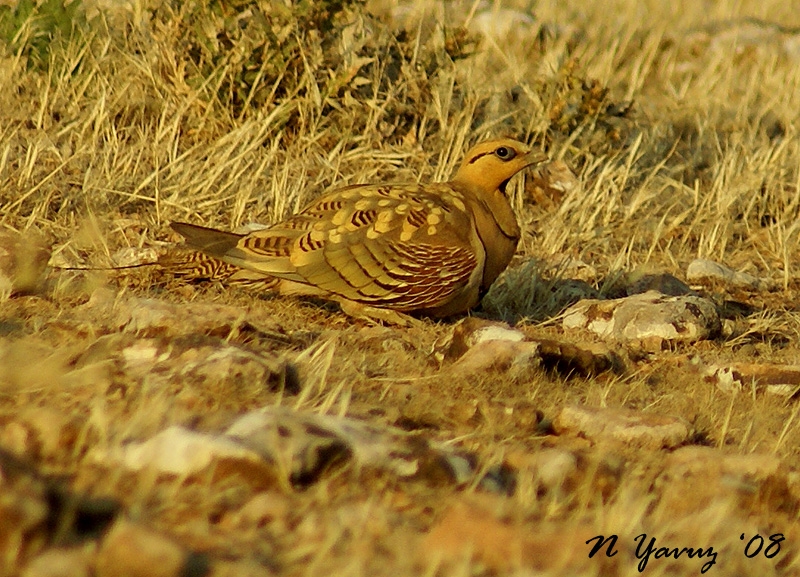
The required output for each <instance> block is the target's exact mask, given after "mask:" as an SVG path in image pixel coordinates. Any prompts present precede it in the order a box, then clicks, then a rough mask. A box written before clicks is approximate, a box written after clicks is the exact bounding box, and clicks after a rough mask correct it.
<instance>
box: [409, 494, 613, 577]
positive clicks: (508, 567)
mask: <svg viewBox="0 0 800 577" xmlns="http://www.w3.org/2000/svg"><path fill="white" fill-rule="evenodd" d="M492 503H493V502H492V501H491V500H488V499H465V500H463V501H461V502H458V503H456V504H455V505H453V506H451V507H450V508H449V509H448V510H447V512H446V513H445V514H444V516H443V517H442V518H441V519H440V520H439V521H438V523H436V525H434V526H433V528H432V529H431V531H430V533H428V535H427V536H426V537H425V538H424V539H423V541H422V545H421V547H420V549H419V552H420V556H421V560H422V561H423V562H428V563H430V562H432V561H436V562H444V563H457V564H463V563H464V561H466V560H469V559H472V560H474V561H478V562H479V563H481V564H483V565H484V566H485V567H486V568H487V569H488V570H489V571H491V572H493V573H502V574H507V573H509V572H511V571H513V570H519V569H521V568H524V569H527V570H533V571H536V572H537V573H538V572H542V573H547V574H550V572H551V571H552V572H557V573H558V574H583V573H585V572H587V571H588V570H589V567H590V566H592V567H595V566H597V564H598V562H599V563H600V564H602V563H603V561H602V560H599V561H598V560H596V559H594V560H590V559H589V558H588V557H587V555H586V553H585V549H586V541H587V540H588V539H590V538H591V537H592V536H593V535H594V534H595V533H592V532H591V531H590V530H588V529H586V528H583V527H580V526H579V527H575V526H574V524H570V526H569V527H561V526H555V525H554V526H549V527H543V526H539V527H537V530H536V531H531V530H530V528H529V527H526V526H525V525H523V524H521V523H518V522H517V523H515V522H511V521H504V520H503V519H501V518H498V516H497V509H498V507H497V506H496V505H492ZM459 566H463V565H459ZM514 574H516V573H514ZM554 574H555V573H554Z"/></svg>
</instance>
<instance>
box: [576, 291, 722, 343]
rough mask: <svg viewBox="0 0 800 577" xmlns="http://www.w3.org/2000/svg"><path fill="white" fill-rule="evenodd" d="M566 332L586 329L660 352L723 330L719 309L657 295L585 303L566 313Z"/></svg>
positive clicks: (706, 303)
mask: <svg viewBox="0 0 800 577" xmlns="http://www.w3.org/2000/svg"><path fill="white" fill-rule="evenodd" d="M562 324H563V326H564V328H565V329H585V330H588V331H590V332H592V333H594V334H596V335H598V336H600V337H603V338H606V339H614V340H616V341H619V342H627V343H638V344H641V345H643V346H645V347H646V348H648V349H655V350H659V349H661V348H663V346H664V345H665V344H667V343H679V342H685V343H691V342H695V341H698V340H702V339H709V338H714V337H715V336H716V335H718V334H719V332H720V330H721V324H720V319H719V314H718V313H717V309H716V307H715V306H714V303H712V302H711V301H710V300H708V299H704V298H701V297H697V296H667V295H663V294H661V293H658V292H655V291H648V292H646V293H643V294H638V295H633V296H629V297H625V298H621V299H612V300H585V301H581V302H579V303H578V304H576V305H574V306H572V307H570V308H569V309H568V310H567V311H566V313H564V319H563V321H562Z"/></svg>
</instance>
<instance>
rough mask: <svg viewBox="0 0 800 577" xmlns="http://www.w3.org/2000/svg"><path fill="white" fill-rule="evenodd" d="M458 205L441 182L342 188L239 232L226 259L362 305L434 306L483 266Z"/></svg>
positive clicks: (456, 195)
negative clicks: (281, 217)
mask: <svg viewBox="0 0 800 577" xmlns="http://www.w3.org/2000/svg"><path fill="white" fill-rule="evenodd" d="M463 207H464V199H463V197H461V195H460V194H459V193H458V192H456V191H454V190H453V189H452V188H451V187H449V186H448V185H446V184H437V185H430V186H425V187H423V186H420V185H395V186H389V185H384V186H370V185H364V186H354V187H348V188H346V189H342V190H339V191H335V192H333V193H331V194H329V195H326V196H323V197H322V198H320V199H318V200H317V201H316V202H314V203H312V204H310V205H309V206H307V207H306V208H305V209H303V210H302V211H301V212H300V213H298V214H297V215H294V216H292V217H289V218H288V219H286V220H284V221H282V222H280V223H278V224H276V225H274V226H272V227H270V228H267V229H263V230H258V231H255V232H252V233H250V234H249V235H247V236H245V237H243V238H242V239H241V240H240V241H239V242H238V244H237V245H236V247H235V248H232V249H230V250H229V251H228V252H227V254H226V256H225V258H224V260H227V261H229V262H232V263H234V264H236V265H238V266H241V267H243V268H247V269H250V270H253V271H256V272H259V273H261V274H266V275H271V276H275V277H278V278H283V279H286V280H291V281H296V282H302V283H306V284H309V285H312V286H316V287H319V288H321V289H323V290H326V291H329V292H330V293H332V294H334V295H338V296H340V297H344V298H347V299H350V300H353V301H356V302H360V303H364V304H369V305H374V306H385V307H391V308H394V309H396V310H400V311H410V310H415V309H421V308H433V307H436V306H438V305H440V304H441V303H443V302H445V301H447V300H448V298H450V297H451V296H452V295H453V294H454V293H456V292H458V291H461V290H463V289H464V287H465V286H467V285H468V284H469V283H471V282H473V273H474V272H475V270H476V268H477V267H479V266H481V267H482V265H483V262H482V258H483V253H482V250H481V251H477V250H476V246H475V245H476V242H479V241H477V238H476V236H475V234H474V230H475V229H474V222H473V221H472V217H471V215H470V214H469V213H467V212H466V211H464V210H463ZM478 252H480V254H477V253H478Z"/></svg>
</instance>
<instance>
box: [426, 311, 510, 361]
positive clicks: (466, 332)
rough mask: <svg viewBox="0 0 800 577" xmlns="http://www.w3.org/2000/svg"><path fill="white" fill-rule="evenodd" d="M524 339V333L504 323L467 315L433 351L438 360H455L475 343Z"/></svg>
mask: <svg viewBox="0 0 800 577" xmlns="http://www.w3.org/2000/svg"><path fill="white" fill-rule="evenodd" d="M524 340H525V333H523V332H522V331H520V330H517V329H513V328H511V327H510V326H509V325H508V324H506V323H500V322H496V321H489V320H485V319H480V318H477V317H467V318H465V319H463V320H461V321H459V322H458V323H457V324H456V325H455V326H454V327H453V330H452V332H451V333H450V334H448V335H446V336H445V337H444V338H443V339H440V341H439V342H437V343H436V344H435V345H434V351H435V354H436V356H437V358H438V359H439V360H440V361H442V360H455V359H458V358H459V357H461V356H462V355H463V354H464V353H466V352H467V351H468V350H470V349H471V348H472V347H474V346H475V345H477V344H480V343H483V342H487V341H508V342H519V341H524Z"/></svg>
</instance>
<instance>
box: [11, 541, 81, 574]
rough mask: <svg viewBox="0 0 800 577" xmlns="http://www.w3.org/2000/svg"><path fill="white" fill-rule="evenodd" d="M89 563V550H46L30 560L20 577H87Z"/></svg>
mask: <svg viewBox="0 0 800 577" xmlns="http://www.w3.org/2000/svg"><path fill="white" fill-rule="evenodd" d="M91 561H92V552H91V550H90V549H86V548H69V549H62V548H57V549H48V550H47V551H45V552H44V553H41V554H40V555H37V556H36V557H34V558H33V559H31V560H30V561H29V562H28V563H27V564H26V565H25V568H24V569H23V570H22V572H21V573H20V577H89V576H90V575H92V570H91V566H90V563H91Z"/></svg>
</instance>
